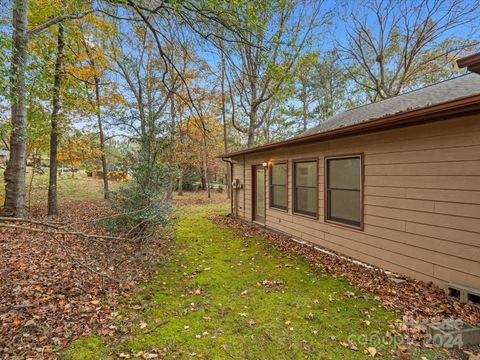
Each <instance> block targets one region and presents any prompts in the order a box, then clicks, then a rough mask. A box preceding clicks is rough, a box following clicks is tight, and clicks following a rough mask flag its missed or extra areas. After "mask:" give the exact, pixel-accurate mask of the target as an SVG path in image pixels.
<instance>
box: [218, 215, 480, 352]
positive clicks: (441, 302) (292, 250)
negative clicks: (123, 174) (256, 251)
mask: <svg viewBox="0 0 480 360" xmlns="http://www.w3.org/2000/svg"><path fill="white" fill-rule="evenodd" d="M212 219H213V221H214V222H215V223H217V224H218V225H221V226H227V227H233V228H235V229H238V230H239V231H240V232H241V233H242V234H243V235H245V236H262V237H264V238H266V239H268V240H269V241H270V242H271V243H272V244H273V245H274V246H275V247H276V248H277V249H279V250H280V251H282V252H284V253H286V254H297V255H301V256H303V257H304V258H306V259H307V260H308V261H309V262H310V263H312V265H314V266H319V267H322V268H323V269H325V270H326V271H327V272H328V273H330V274H332V275H333V276H337V275H338V276H341V277H343V278H344V279H346V280H347V281H348V282H349V283H351V284H352V285H353V286H354V287H355V288H357V289H358V290H361V291H367V292H370V293H373V294H374V295H375V299H376V300H378V301H380V302H381V303H382V304H383V305H384V306H385V307H387V308H389V309H394V310H396V311H398V312H399V313H400V314H402V315H403V322H398V323H393V324H390V325H391V327H392V328H393V329H395V330H398V331H400V332H402V333H403V334H405V338H406V341H407V342H409V343H411V344H413V345H417V346H420V345H422V344H423V342H424V340H425V332H426V327H425V324H428V323H431V322H434V321H439V320H443V319H462V320H463V321H465V322H467V323H469V324H471V325H474V326H480V307H478V306H476V305H474V304H471V303H469V304H461V303H459V302H458V301H455V300H453V299H451V298H449V297H448V296H446V294H445V292H444V291H443V290H442V289H440V288H439V287H438V286H436V285H434V284H432V283H425V282H422V281H417V280H414V279H411V278H407V277H402V279H403V280H405V281H404V282H402V283H396V282H394V281H393V280H392V279H391V277H389V276H388V275H387V274H386V273H384V272H383V271H381V270H379V269H375V268H374V267H372V268H370V269H369V268H366V267H364V266H362V265H359V264H355V263H352V262H350V261H348V260H346V259H342V258H340V257H338V256H335V255H330V254H326V253H323V252H321V251H318V250H316V249H315V248H314V247H313V246H311V245H309V244H300V243H298V242H295V241H292V239H291V237H290V236H287V235H284V234H280V233H276V232H272V231H269V230H266V229H263V228H260V227H259V226H256V225H254V224H251V223H246V222H244V221H242V220H240V219H235V218H233V217H230V216H228V217H225V216H215V217H212ZM328 251H329V252H330V253H334V252H333V251H330V250H328ZM345 296H355V295H354V294H350V293H349V294H345Z"/></svg>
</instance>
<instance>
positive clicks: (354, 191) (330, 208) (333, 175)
mask: <svg viewBox="0 0 480 360" xmlns="http://www.w3.org/2000/svg"><path fill="white" fill-rule="evenodd" d="M326 171H327V175H326V179H327V180H326V181H327V183H326V192H327V198H326V201H327V209H326V210H327V211H326V220H331V221H334V222H338V223H342V224H346V225H351V226H355V227H359V228H360V227H361V226H362V204H361V202H362V201H361V196H362V194H361V189H362V157H361V156H360V155H357V156H348V157H335V158H330V159H328V158H327V159H326Z"/></svg>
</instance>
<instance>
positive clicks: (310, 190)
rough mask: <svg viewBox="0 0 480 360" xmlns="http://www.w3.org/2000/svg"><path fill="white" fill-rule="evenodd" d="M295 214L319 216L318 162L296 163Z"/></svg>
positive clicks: (294, 172) (294, 171)
mask: <svg viewBox="0 0 480 360" xmlns="http://www.w3.org/2000/svg"><path fill="white" fill-rule="evenodd" d="M293 175H294V190H293V204H294V212H297V213H300V214H305V215H310V216H317V207H318V206H317V201H318V200H317V199H318V184H317V161H299V162H295V163H294V169H293Z"/></svg>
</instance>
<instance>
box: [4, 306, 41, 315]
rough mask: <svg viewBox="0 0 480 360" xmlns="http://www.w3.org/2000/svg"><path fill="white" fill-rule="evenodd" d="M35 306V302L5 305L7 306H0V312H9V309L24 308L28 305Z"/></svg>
mask: <svg viewBox="0 0 480 360" xmlns="http://www.w3.org/2000/svg"><path fill="white" fill-rule="evenodd" d="M34 306H37V305H35V304H19V305H7V306H0V313H2V312H9V311H10V310H17V309H26V308H30V307H34Z"/></svg>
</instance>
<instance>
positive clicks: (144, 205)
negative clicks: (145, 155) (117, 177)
mask: <svg viewBox="0 0 480 360" xmlns="http://www.w3.org/2000/svg"><path fill="white" fill-rule="evenodd" d="M168 174H169V169H168V168H166V167H165V166H164V165H162V164H148V163H146V162H142V161H140V162H137V163H136V164H135V165H133V168H132V179H131V180H130V181H128V182H127V183H126V184H125V186H123V187H121V188H120V189H119V190H117V191H115V192H113V193H112V196H111V202H110V204H111V207H112V209H113V210H114V212H115V213H116V214H119V215H118V216H115V217H112V218H109V219H106V220H105V221H104V225H105V226H106V227H108V228H110V229H112V230H116V231H118V232H121V233H123V234H126V236H128V237H132V238H135V239H137V240H144V239H147V238H149V237H150V236H153V235H154V234H155V232H156V230H157V229H158V227H161V226H165V225H166V224H167V222H168V215H169V213H170V211H171V205H170V203H169V202H168V201H167V200H166V196H165V195H166V192H165V185H166V184H167V183H168V182H167V180H168Z"/></svg>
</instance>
